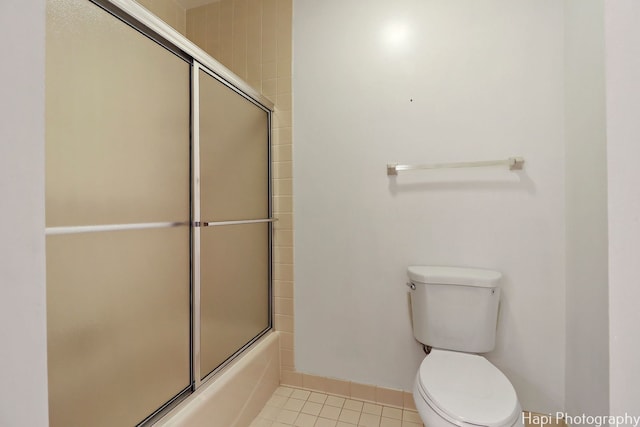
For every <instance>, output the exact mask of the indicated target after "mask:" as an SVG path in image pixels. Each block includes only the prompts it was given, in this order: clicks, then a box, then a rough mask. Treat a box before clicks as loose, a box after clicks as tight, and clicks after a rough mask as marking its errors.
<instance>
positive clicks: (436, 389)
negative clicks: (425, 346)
mask: <svg viewBox="0 0 640 427" xmlns="http://www.w3.org/2000/svg"><path fill="white" fill-rule="evenodd" d="M416 388H417V390H418V391H419V393H420V397H422V398H423V399H424V400H425V401H426V402H427V404H428V405H429V406H430V407H431V408H432V409H433V410H434V411H435V412H437V413H438V414H439V415H440V416H441V417H443V418H445V419H446V420H447V421H449V422H450V423H452V424H456V425H459V426H466V425H470V424H473V425H475V426H478V425H480V426H488V427H504V426H511V425H513V424H514V423H515V422H516V421H517V420H518V418H519V416H520V412H521V408H520V404H519V403H518V397H517V395H516V392H515V390H514V388H513V386H512V385H511V383H510V382H509V380H508V379H507V377H505V376H504V374H503V373H502V372H500V370H499V369H498V368H496V367H495V366H493V365H492V364H491V363H490V362H489V361H488V360H487V359H485V358H484V357H482V356H479V355H476V354H469V353H459V352H454V351H447V350H436V349H434V350H432V351H431V353H430V354H429V355H428V356H427V357H426V358H425V359H424V360H423V361H422V364H421V365H420V370H419V371H418V375H417V379H416Z"/></svg>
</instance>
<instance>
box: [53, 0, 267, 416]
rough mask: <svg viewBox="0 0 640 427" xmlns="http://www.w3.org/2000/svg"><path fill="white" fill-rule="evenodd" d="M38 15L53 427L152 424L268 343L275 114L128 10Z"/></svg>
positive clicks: (75, 5)
mask: <svg viewBox="0 0 640 427" xmlns="http://www.w3.org/2000/svg"><path fill="white" fill-rule="evenodd" d="M117 3H129V4H130V5H129V6H128V7H130V10H134V11H135V12H136V14H137V16H133V15H131V14H130V13H125V12H124V11H123V10H121V9H120V8H117V7H115V6H114V5H116V4H117ZM131 8H132V9H131ZM47 14H48V16H47V63H46V67H47V68H46V75H47V77H46V114H47V117H46V226H47V228H46V233H47V241H46V245H47V246H46V251H47V252H46V256H47V317H48V318H47V324H48V326H47V327H48V364H49V406H50V425H51V426H52V427H57V426H65V427H67V426H87V425H91V426H129V425H140V424H149V423H150V422H151V421H153V420H154V419H155V418H157V417H158V416H159V415H160V414H162V413H163V410H166V409H167V408H169V407H171V405H173V404H175V403H176V402H177V401H179V400H180V399H181V398H183V397H185V396H187V395H188V394H190V393H191V392H192V391H194V390H195V389H197V388H198V387H199V385H200V384H201V382H202V381H205V380H206V379H207V378H208V377H210V376H211V375H212V374H214V373H215V372H216V371H217V370H218V369H220V368H221V367H223V366H224V365H225V363H227V362H228V361H229V360H231V359H232V358H233V357H234V356H235V355H237V354H239V353H240V352H241V351H242V350H243V349H244V348H246V347H247V346H248V345H250V344H251V343H252V342H253V341H255V340H256V339H258V338H259V337H260V336H261V335H263V334H264V333H265V332H267V331H268V330H269V329H270V328H271V323H272V321H271V234H272V230H271V228H272V227H271V226H272V219H271V189H270V181H271V180H270V130H269V129H270V115H271V111H270V110H271V108H272V104H270V102H269V101H268V100H266V99H265V98H263V97H261V96H260V95H259V94H257V93H256V92H255V91H253V90H252V89H250V88H249V87H248V86H246V85H245V84H243V83H242V82H240V81H238V80H237V79H234V77H233V76H232V75H230V73H229V72H228V71H227V70H225V69H224V68H223V67H221V66H219V64H217V63H216V62H215V61H213V60H211V58H208V57H207V56H206V55H204V54H202V52H201V51H199V50H198V49H197V48H195V46H193V45H190V44H189V43H188V42H185V41H183V40H181V39H179V38H175V37H174V36H172V35H171V33H162V31H158V30H157V28H161V27H156V26H155V24H154V23H155V21H153V18H149V19H140V17H143V18H144V10H143V9H141V8H140V9H139V10H138V9H136V6H135V4H132V3H131V2H127V1H118V2H116V1H90V0H50V1H49V2H48V12H47ZM161 29H162V28H161ZM167 35H169V36H167ZM176 40H177V42H176Z"/></svg>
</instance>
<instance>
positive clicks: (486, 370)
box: [407, 266, 523, 427]
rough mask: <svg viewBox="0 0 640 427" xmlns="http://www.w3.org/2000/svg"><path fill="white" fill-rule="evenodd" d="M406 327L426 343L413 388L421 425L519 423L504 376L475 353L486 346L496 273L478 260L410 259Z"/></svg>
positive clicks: (494, 316)
mask: <svg viewBox="0 0 640 427" xmlns="http://www.w3.org/2000/svg"><path fill="white" fill-rule="evenodd" d="M407 272H408V276H409V283H408V285H409V286H410V288H411V310H412V319H413V334H414V336H415V338H416V339H417V340H418V341H419V342H421V343H422V344H423V345H425V346H428V347H430V348H431V351H430V353H429V354H428V355H427V356H426V357H425V358H424V360H423V361H422V363H421V364H420V369H419V370H418V373H417V375H416V381H415V385H414V388H413V398H414V400H415V404H416V407H417V409H418V413H419V414H420V417H421V418H422V421H423V422H424V425H425V427H451V426H461V427H466V426H469V427H477V426H487V427H512V426H515V427H521V426H523V422H522V415H521V414H522V408H521V407H520V403H519V402H518V396H517V395H516V391H515V389H514V388H513V385H511V382H509V380H508V379H507V377H506V376H505V375H504V374H503V373H502V372H500V370H499V369H498V368H496V367H495V366H494V365H493V364H491V362H489V361H488V360H487V359H485V358H484V357H483V356H481V355H479V354H476V353H486V352H488V351H491V350H493V348H494V347H495V340H496V326H497V320H498V303H499V301H500V288H499V287H498V282H499V281H500V279H501V277H502V274H500V273H499V272H497V271H492V270H484V269H478V268H462V267H435V266H412V267H409V268H408V271H407Z"/></svg>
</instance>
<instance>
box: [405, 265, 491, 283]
mask: <svg viewBox="0 0 640 427" xmlns="http://www.w3.org/2000/svg"><path fill="white" fill-rule="evenodd" d="M407 273H408V275H409V280H411V281H412V282H419V283H430V284H439V285H461V286H478V287H483V288H493V287H495V286H497V283H498V281H499V280H500V279H501V278H502V273H500V272H499V271H494V270H485V269H483V268H467V267H444V266H427V265H413V266H410V267H409V268H408V269H407Z"/></svg>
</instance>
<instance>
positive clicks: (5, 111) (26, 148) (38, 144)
mask: <svg viewBox="0 0 640 427" xmlns="http://www.w3.org/2000/svg"><path fill="white" fill-rule="evenodd" d="M44 11H45V1H44V0H30V1H23V0H2V1H1V2H0V40H2V41H3V48H2V66H1V67H0V99H1V100H2V101H1V102H0V200H1V201H2V202H1V204H0V343H1V344H0V379H1V380H0V425H2V426H7V427H22V426H38V427H41V426H47V425H48V412H47V411H48V410H47V359H46V350H47V343H46V313H45V306H46V297H45V273H44V271H45V268H44V54H45V52H44V40H45V38H44V37H45V13H44Z"/></svg>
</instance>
